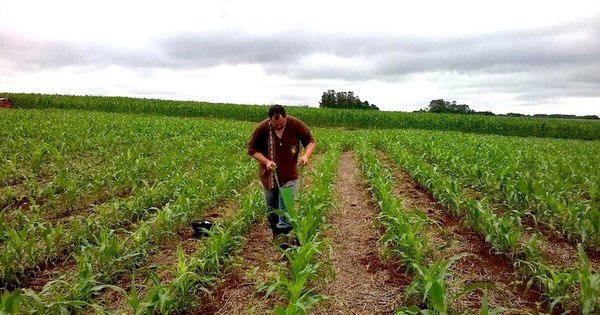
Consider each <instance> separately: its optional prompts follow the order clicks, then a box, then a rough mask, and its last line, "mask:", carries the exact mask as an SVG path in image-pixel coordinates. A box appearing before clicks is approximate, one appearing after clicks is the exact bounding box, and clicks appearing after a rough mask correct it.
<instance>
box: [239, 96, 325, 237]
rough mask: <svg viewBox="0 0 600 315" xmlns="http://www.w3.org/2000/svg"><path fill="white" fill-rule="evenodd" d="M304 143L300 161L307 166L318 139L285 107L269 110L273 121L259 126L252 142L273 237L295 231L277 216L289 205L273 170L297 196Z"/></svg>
mask: <svg viewBox="0 0 600 315" xmlns="http://www.w3.org/2000/svg"><path fill="white" fill-rule="evenodd" d="M300 144H302V146H304V148H305V150H304V154H303V155H302V156H301V157H300V161H299V162H300V164H302V165H306V164H308V159H309V158H310V155H311V154H312V152H313V150H314V149H315V139H314V137H313V135H312V133H311V132H310V130H309V129H308V127H307V126H306V124H304V123H303V122H302V121H300V120H299V119H298V118H296V117H293V116H290V115H286V113H285V108H283V106H281V105H273V106H271V107H270V108H269V118H268V119H265V120H263V121H261V122H260V123H259V124H258V126H257V127H256V128H255V129H254V132H252V136H250V140H249V141H248V154H249V155H251V156H252V157H253V158H255V159H256V160H257V161H259V162H260V165H259V176H260V181H261V183H262V185H263V191H264V194H265V201H266V202H267V210H268V213H269V225H270V227H271V230H272V231H273V237H276V236H277V235H279V234H287V233H289V232H290V231H291V229H292V227H291V225H290V223H289V222H288V220H287V217H286V216H285V214H284V213H282V214H279V215H278V214H276V213H275V210H276V209H280V210H282V211H284V210H285V206H284V204H283V199H282V198H281V196H280V194H279V190H278V189H277V183H276V181H275V178H274V176H273V171H275V172H277V177H278V178H279V183H280V185H281V187H291V188H292V189H293V191H294V193H295V192H296V190H297V188H296V181H297V179H298V168H297V164H298V155H299V153H300Z"/></svg>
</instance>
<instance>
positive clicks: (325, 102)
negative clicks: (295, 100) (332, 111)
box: [319, 90, 379, 110]
mask: <svg viewBox="0 0 600 315" xmlns="http://www.w3.org/2000/svg"><path fill="white" fill-rule="evenodd" d="M319 107H321V108H345V109H370V110H379V108H378V107H377V106H376V105H375V104H369V102H368V101H364V102H362V101H361V100H360V98H359V97H358V96H356V95H354V92H352V91H348V92H336V91H334V90H327V92H323V95H322V96H321V102H319Z"/></svg>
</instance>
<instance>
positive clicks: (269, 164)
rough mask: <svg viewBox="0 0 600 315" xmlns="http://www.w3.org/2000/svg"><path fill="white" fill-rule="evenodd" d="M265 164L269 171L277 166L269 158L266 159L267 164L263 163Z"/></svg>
mask: <svg viewBox="0 0 600 315" xmlns="http://www.w3.org/2000/svg"><path fill="white" fill-rule="evenodd" d="M265 165H266V166H267V169H268V170H269V171H272V170H273V169H275V168H277V165H276V164H275V162H273V161H271V160H269V161H267V164H265Z"/></svg>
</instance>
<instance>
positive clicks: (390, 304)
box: [311, 152, 410, 314]
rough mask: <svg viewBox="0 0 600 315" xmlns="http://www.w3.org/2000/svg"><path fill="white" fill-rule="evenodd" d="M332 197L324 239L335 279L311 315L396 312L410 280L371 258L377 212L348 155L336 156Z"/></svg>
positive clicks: (401, 273) (377, 259)
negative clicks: (328, 245) (333, 203)
mask: <svg viewBox="0 0 600 315" xmlns="http://www.w3.org/2000/svg"><path fill="white" fill-rule="evenodd" d="M335 191H336V194H337V195H338V196H339V200H337V207H336V209H335V211H334V213H333V214H332V215H331V218H330V223H331V228H330V229H329V230H328V231H327V233H326V236H327V237H328V238H329V240H330V243H331V247H332V250H333V257H332V260H333V268H334V270H335V279H334V280H333V281H332V282H330V283H328V284H327V285H326V286H325V288H324V289H323V290H322V294H324V295H325V296H327V297H328V300H327V301H326V302H325V303H324V305H322V306H320V307H317V308H316V309H315V311H314V314H387V313H390V312H392V311H394V310H395V309H397V308H398V307H399V306H401V300H402V297H403V291H404V289H405V288H406V286H407V285H408V284H409V283H410V279H409V278H408V277H407V276H406V275H405V274H404V271H403V270H401V269H400V268H399V267H398V266H396V265H387V264H385V263H383V262H382V261H381V259H380V258H379V256H378V255H377V240H378V234H379V232H378V230H377V228H376V227H375V224H374V220H375V217H376V215H377V212H378V211H377V206H376V205H375V204H374V203H373V202H372V201H371V199H370V198H369V196H368V194H367V190H366V189H365V187H364V186H363V184H362V177H361V176H360V172H359V168H358V165H357V161H356V159H355V157H354V156H353V154H352V153H351V152H345V153H343V154H342V157H341V162H340V168H339V170H338V178H337V180H336V186H335ZM311 313H313V312H311Z"/></svg>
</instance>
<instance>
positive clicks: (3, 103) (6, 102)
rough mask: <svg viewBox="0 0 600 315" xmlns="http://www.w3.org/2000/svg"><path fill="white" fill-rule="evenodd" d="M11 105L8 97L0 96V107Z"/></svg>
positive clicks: (9, 106)
mask: <svg viewBox="0 0 600 315" xmlns="http://www.w3.org/2000/svg"><path fill="white" fill-rule="evenodd" d="M13 106H14V105H13V102H12V101H11V100H10V98H0V108H13Z"/></svg>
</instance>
